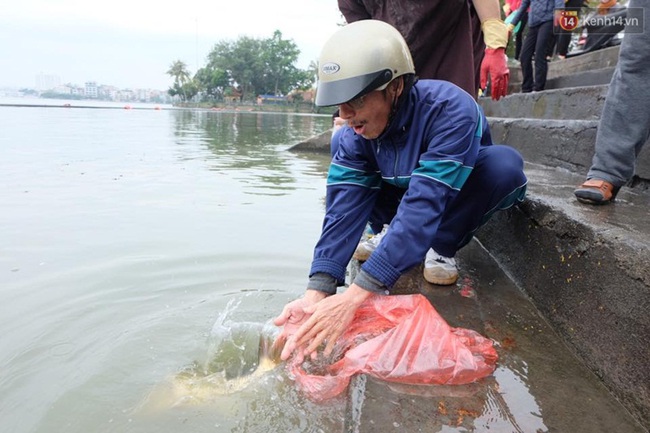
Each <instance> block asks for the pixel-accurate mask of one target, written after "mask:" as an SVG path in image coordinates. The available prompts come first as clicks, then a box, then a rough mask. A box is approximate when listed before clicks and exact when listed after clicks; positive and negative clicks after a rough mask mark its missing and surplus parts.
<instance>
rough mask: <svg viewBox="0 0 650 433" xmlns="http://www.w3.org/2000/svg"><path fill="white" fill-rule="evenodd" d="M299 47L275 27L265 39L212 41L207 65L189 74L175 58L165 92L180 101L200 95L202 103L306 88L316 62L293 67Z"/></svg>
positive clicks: (170, 68) (183, 65)
mask: <svg viewBox="0 0 650 433" xmlns="http://www.w3.org/2000/svg"><path fill="white" fill-rule="evenodd" d="M299 55H300V50H299V49H298V47H297V46H296V44H295V43H294V42H293V41H292V40H286V39H282V33H281V32H280V31H279V30H276V31H275V32H274V33H273V36H272V37H270V38H267V39H256V38H250V37H247V36H241V37H239V39H237V40H235V41H228V40H222V41H220V42H218V43H217V44H215V46H214V47H213V48H212V50H211V51H210V53H209V54H208V57H207V64H206V65H205V66H204V67H202V68H200V69H199V70H198V71H197V72H196V74H194V76H193V77H192V76H191V73H190V71H189V70H188V69H187V65H186V64H185V63H184V62H182V61H180V60H176V61H174V62H173V63H172V64H171V65H170V67H169V70H168V71H167V74H168V75H169V76H171V77H172V78H173V79H174V83H173V85H172V86H171V87H170V88H169V90H168V91H167V93H168V94H169V95H171V96H178V97H179V98H180V99H181V101H190V100H192V99H193V98H195V97H197V95H198V97H199V99H200V100H201V101H203V102H220V101H223V100H224V99H225V98H226V97H232V98H237V99H238V100H239V101H252V100H254V99H256V98H257V95H263V94H264V95H266V94H270V95H277V96H286V95H288V94H289V93H290V92H291V91H294V90H307V89H310V88H311V87H312V85H313V84H314V81H315V77H316V72H317V71H316V62H312V63H311V64H310V67H309V69H307V70H301V69H299V68H297V67H296V66H295V63H296V62H297V60H298V56H299Z"/></svg>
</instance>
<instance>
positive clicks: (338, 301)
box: [275, 284, 372, 362]
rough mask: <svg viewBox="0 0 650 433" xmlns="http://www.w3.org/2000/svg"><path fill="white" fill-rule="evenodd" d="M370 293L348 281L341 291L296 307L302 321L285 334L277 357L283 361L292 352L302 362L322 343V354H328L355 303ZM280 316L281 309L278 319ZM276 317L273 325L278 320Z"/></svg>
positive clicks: (340, 333) (351, 317)
mask: <svg viewBox="0 0 650 433" xmlns="http://www.w3.org/2000/svg"><path fill="white" fill-rule="evenodd" d="M370 296H372V293H371V292H369V291H367V290H364V289H362V288H361V287H359V286H357V285H356V284H352V285H350V287H348V289H347V290H346V291H345V292H343V293H340V294H336V295H332V296H329V297H327V298H325V299H323V300H321V301H319V302H316V303H312V304H311V305H310V306H307V307H300V308H301V309H302V312H303V316H301V317H300V318H299V319H300V321H301V322H302V324H301V325H300V327H299V328H298V330H297V331H296V332H295V333H292V335H291V336H289V337H288V339H287V342H286V344H285V346H284V349H283V350H282V354H281V355H280V358H281V359H282V360H286V359H288V358H289V357H290V356H291V354H292V353H295V356H296V357H297V361H298V362H302V360H303V359H304V357H305V356H312V357H313V356H315V354H316V349H317V348H318V347H319V346H320V345H321V344H323V343H326V347H325V351H324V352H323V353H324V355H325V356H329V355H330V354H331V353H332V350H333V349H334V345H335V344H336V341H337V340H338V338H339V337H340V336H341V335H342V334H343V332H344V331H345V330H346V329H347V327H348V325H349V324H350V323H351V322H352V319H353V318H354V313H355V312H356V311H357V308H358V307H359V305H361V304H362V303H363V301H364V300H366V299H367V298H368V297H370ZM294 302H295V301H294ZM290 306H291V304H289V305H287V307H285V310H286V309H287V308H288V307H290ZM283 316H284V312H283V315H281V316H280V317H279V318H278V319H280V318H282V317H283ZM296 318H298V316H296ZM278 319H276V322H275V323H276V324H277V323H279V322H280V321H279V320H278ZM283 333H284V331H283Z"/></svg>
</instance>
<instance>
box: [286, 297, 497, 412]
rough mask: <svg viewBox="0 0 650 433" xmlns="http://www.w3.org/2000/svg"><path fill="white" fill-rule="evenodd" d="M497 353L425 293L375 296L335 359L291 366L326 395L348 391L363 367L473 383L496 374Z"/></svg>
mask: <svg viewBox="0 0 650 433" xmlns="http://www.w3.org/2000/svg"><path fill="white" fill-rule="evenodd" d="M497 358H498V356H497V353H496V350H495V349H494V347H493V344H492V340H490V339H488V338H485V337H483V336H482V335H480V334H479V333H478V332H476V331H473V330H470V329H463V328H452V327H451V326H449V325H448V324H447V322H446V321H445V320H444V319H443V318H442V317H441V316H440V314H438V312H437V311H436V310H435V309H434V308H433V306H432V305H431V303H429V301H428V300H427V299H426V298H425V297H424V296H422V295H398V296H374V297H372V298H370V299H369V300H367V301H366V302H364V303H363V304H362V305H361V306H360V307H359V309H358V310H357V312H356V314H355V317H354V320H353V321H352V324H351V325H350V327H349V328H348V329H347V330H346V332H345V333H344V334H343V335H342V336H341V337H340V338H339V340H338V341H337V343H336V347H335V349H334V351H333V355H332V356H331V357H329V359H326V360H322V359H321V360H320V361H316V362H314V361H311V360H307V361H304V362H303V363H298V362H296V361H295V358H292V359H291V360H290V361H289V363H288V368H289V371H290V373H291V375H292V377H293V378H294V379H295V381H296V383H297V384H298V386H299V387H300V389H302V391H303V392H305V393H306V394H307V396H308V397H309V398H310V399H312V400H316V401H320V400H326V399H328V398H331V397H334V396H336V395H338V394H340V393H341V392H343V391H344V390H345V389H346V388H347V386H348V384H349V382H350V378H351V377H352V376H353V375H355V374H360V373H365V374H368V375H371V376H374V377H376V378H379V379H382V380H386V381H389V382H399V383H407V384H417V385H434V384H438V385H460V384H466V383H471V382H475V381H477V380H479V379H481V378H483V377H486V376H488V375H490V374H492V372H493V371H494V369H495V364H496V361H497ZM319 362H320V364H319Z"/></svg>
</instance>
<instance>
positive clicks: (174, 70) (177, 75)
mask: <svg viewBox="0 0 650 433" xmlns="http://www.w3.org/2000/svg"><path fill="white" fill-rule="evenodd" d="M167 75H169V76H170V77H173V78H174V87H173V89H170V94H177V95H180V96H181V99H182V100H184V101H185V100H187V95H186V94H185V91H184V89H185V87H186V86H185V85H186V84H187V83H189V82H190V81H191V78H190V71H188V70H187V65H186V64H185V63H184V62H182V61H180V60H176V61H175V62H173V63H172V64H171V65H170V66H169V70H168V71H167Z"/></svg>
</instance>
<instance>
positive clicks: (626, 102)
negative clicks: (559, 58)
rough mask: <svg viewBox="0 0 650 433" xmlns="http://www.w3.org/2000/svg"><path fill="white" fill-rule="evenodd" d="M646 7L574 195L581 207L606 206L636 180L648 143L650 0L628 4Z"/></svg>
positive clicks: (628, 38) (629, 37) (626, 46)
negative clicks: (584, 176) (638, 160)
mask: <svg viewBox="0 0 650 433" xmlns="http://www.w3.org/2000/svg"><path fill="white" fill-rule="evenodd" d="M632 8H643V9H641V10H643V13H644V17H643V18H644V19H643V20H641V22H645V23H646V24H645V25H646V28H645V29H640V31H639V32H632V31H629V29H626V33H625V38H623V42H622V44H621V49H620V54H619V58H618V63H617V65H616V70H615V71H614V75H613V76H612V80H611V82H610V85H609V89H608V91H607V98H606V99H605V105H604V106H603V113H602V116H601V118H600V123H599V125H598V132H597V134H596V145H595V154H594V157H593V161H592V165H591V168H590V169H589V173H588V174H587V181H586V182H585V183H583V184H582V185H581V186H580V187H579V188H578V189H576V190H575V192H574V193H575V195H576V197H577V198H578V200H580V201H581V202H584V203H589V204H606V203H609V202H611V201H612V200H614V198H615V197H616V194H617V192H618V190H619V188H620V187H621V186H623V185H625V184H626V183H627V182H628V181H629V180H630V179H631V178H632V176H633V175H634V166H635V163H636V158H637V156H638V154H639V152H640V151H641V148H642V147H643V145H644V144H645V143H646V142H647V141H648V138H650V104H649V103H648V101H650V86H649V85H648V83H649V82H650V51H649V50H648V47H649V46H650V30H649V29H648V28H647V26H648V24H647V23H648V22H649V21H648V20H649V19H650V13H648V11H649V10H650V0H630V3H629V4H628V11H629V10H631V9H632ZM628 17H629V15H628Z"/></svg>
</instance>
